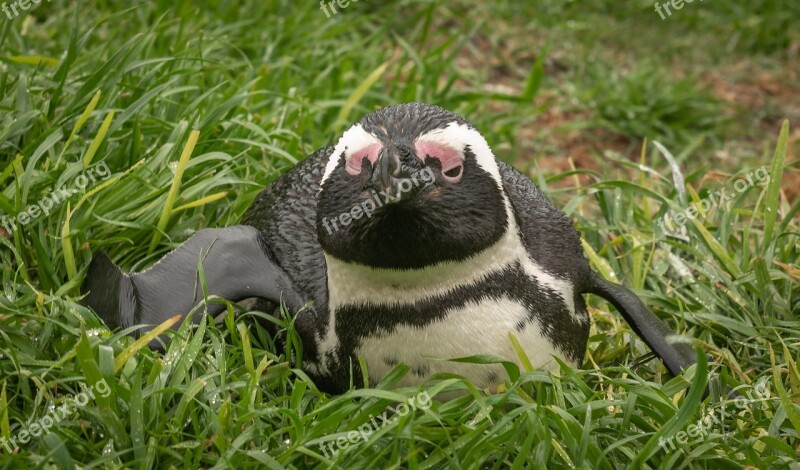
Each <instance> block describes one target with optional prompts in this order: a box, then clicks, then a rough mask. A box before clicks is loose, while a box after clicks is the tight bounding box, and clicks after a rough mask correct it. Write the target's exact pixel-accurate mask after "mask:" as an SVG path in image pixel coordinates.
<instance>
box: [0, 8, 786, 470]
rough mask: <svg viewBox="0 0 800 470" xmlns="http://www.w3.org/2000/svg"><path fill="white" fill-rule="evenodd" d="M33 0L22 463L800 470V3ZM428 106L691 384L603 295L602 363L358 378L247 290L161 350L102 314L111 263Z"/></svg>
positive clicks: (6, 172) (21, 158) (18, 107)
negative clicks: (678, 352) (385, 118)
mask: <svg viewBox="0 0 800 470" xmlns="http://www.w3.org/2000/svg"><path fill="white" fill-rule="evenodd" d="M19 1H20V2H22V0H19ZM687 1H688V0H687ZM12 3H13V4H14V5H15V8H16V10H13V9H10V10H9V13H5V12H4V10H0V217H2V219H0V222H2V225H1V226H2V228H0V261H2V280H3V286H2V290H3V291H2V295H0V468H10V469H16V468H34V467H35V468H40V467H44V468H75V467H79V468H95V467H99V468H211V467H219V468H261V467H268V468H283V467H292V468H308V467H319V468H329V467H346V468H369V467H373V468H397V467H402V468H406V467H408V468H428V467H434V468H475V467H479V468H505V467H509V466H510V467H514V468H528V467H529V468H574V467H579V468H604V469H618V468H628V467H630V468H745V467H757V468H762V469H766V468H793V469H800V464H798V460H800V366H798V361H800V197H798V196H800V164H799V163H798V159H797V156H798V151H799V150H800V132H799V131H798V129H800V32H798V28H797V19H798V18H800V6H798V3H797V2H796V0H769V1H768V0H759V1H754V2H693V3H686V4H684V6H683V8H682V9H681V10H674V9H673V10H672V15H671V16H668V17H665V18H664V19H661V18H660V16H659V14H658V13H657V12H656V11H655V10H654V5H653V4H652V3H650V2H649V1H640V0H635V1H626V2H623V1H615V2H612V1H610V0H596V1H592V2H562V1H558V0H543V1H541V2H515V1H512V0H500V1H495V2H479V3H478V4H473V3H472V2H467V1H463V0H462V1H456V2H447V3H445V2H441V4H440V3H434V2H430V1H425V0H418V1H417V0H415V1H410V0H401V1H398V2H378V1H374V0H361V1H359V2H357V3H352V4H351V5H350V6H348V7H347V8H345V9H341V8H339V9H338V12H337V13H336V14H330V17H327V16H326V13H325V12H323V11H322V10H321V9H320V8H319V5H318V4H316V3H314V2H311V3H305V2H298V1H288V0H283V1H279V0H276V1H257V0H243V1H239V2H232V1H226V0H217V1H209V2H190V1H186V0H177V1H167V0H152V1H145V2H130V3H129V2H112V1H108V0H98V1H93V2H68V1H67V0H52V1H49V2H41V3H39V4H31V6H30V7H29V9H28V10H23V9H22V7H21V6H20V5H19V4H18V3H16V2H12ZM23 3H24V2H23ZM534 3H535V4H536V6H534ZM10 4H11V3H9V5H10ZM734 4H736V5H734ZM3 5H5V3H4V4H3ZM201 5H202V6H201ZM14 12H16V13H17V14H16V15H15V14H14ZM329 13H330V12H329ZM407 101H425V102H428V103H432V104H438V105H440V106H442V107H444V108H448V109H451V110H453V111H455V112H457V113H459V114H462V115H464V116H465V117H466V118H467V119H469V120H470V121H472V122H473V124H475V125H476V126H477V127H478V129H480V130H481V131H482V132H483V133H484V135H485V136H486V139H487V141H488V142H489V144H490V145H491V146H492V147H493V149H494V152H495V154H496V155H497V156H498V157H499V158H501V159H503V160H505V161H508V162H511V163H513V164H514V165H515V166H516V167H517V168H519V169H520V170H521V171H523V172H525V173H526V174H528V175H530V177H531V178H532V179H533V181H534V182H535V183H536V184H538V185H539V186H540V187H542V188H543V189H544V190H545V191H546V192H547V193H548V194H549V195H550V197H551V198H552V199H553V200H554V201H555V202H556V204H557V205H558V206H559V207H562V208H563V209H564V210H565V211H566V212H567V213H568V214H569V216H570V217H571V218H572V219H573V220H574V222H575V225H576V227H577V228H578V229H579V230H580V231H581V233H582V235H583V239H584V242H585V243H584V246H585V249H586V253H587V256H588V257H589V259H590V261H591V264H592V266H593V268H594V269H596V270H597V271H599V272H600V273H601V274H602V275H603V276H604V277H606V278H607V279H611V280H615V281H617V282H621V283H624V284H625V285H627V286H628V287H630V288H632V289H633V290H634V291H636V292H637V294H639V295H640V297H641V298H642V299H643V301H644V302H645V303H646V304H647V305H648V306H649V307H650V308H651V309H652V310H653V312H654V313H656V314H657V315H658V316H660V317H661V318H663V319H665V320H666V321H667V322H668V323H669V324H670V325H671V326H672V327H673V328H674V329H675V330H676V332H681V333H685V334H687V335H688V336H691V337H693V338H696V344H697V346H698V349H699V350H702V352H703V353H704V354H705V356H700V357H701V358H703V357H706V356H707V357H708V361H707V362H706V361H701V362H700V363H699V364H698V366H696V368H695V369H692V370H690V371H689V372H687V373H686V374H684V375H683V376H681V377H671V376H670V375H669V374H668V373H667V372H666V370H665V368H664V367H663V365H662V364H661V363H660V362H659V361H658V360H657V359H654V358H653V356H652V355H651V354H650V352H649V350H648V349H647V347H646V345H644V343H643V342H642V341H641V340H640V339H639V338H638V337H637V336H636V335H635V334H634V333H633V332H632V331H631V329H630V327H629V325H627V324H626V323H625V322H624V320H622V318H621V316H620V315H619V314H618V313H616V311H615V310H614V309H613V307H611V306H610V305H609V304H607V303H605V302H604V301H602V300H600V299H598V298H595V297H588V298H587V300H588V302H589V305H590V314H591V316H592V320H593V327H592V335H591V337H590V340H589V348H588V353H587V355H586V358H585V361H584V364H583V366H582V367H581V368H580V369H577V370H576V369H571V368H569V367H566V366H565V367H563V368H561V370H560V371H558V372H557V373H547V372H543V371H539V370H518V369H517V368H516V367H515V366H513V365H511V364H509V365H508V366H507V368H506V370H507V372H508V377H507V379H506V383H505V385H504V386H503V387H501V388H500V389H499V390H480V389H477V388H476V387H475V386H474V385H472V384H470V383H468V382H466V381H465V380H463V379H461V378H459V377H456V376H447V377H437V380H431V381H429V382H428V383H426V384H425V385H423V386H421V387H419V388H414V389H397V388H395V387H394V386H393V384H395V383H396V382H397V381H398V380H399V379H400V378H401V377H402V376H403V374H405V373H406V372H407V370H406V369H407V368H406V367H405V366H404V365H402V364H400V365H398V366H397V367H396V368H395V369H394V370H393V371H392V372H391V373H390V374H389V375H388V376H387V377H385V379H384V380H383V381H382V382H381V383H380V384H378V385H377V386H376V387H375V388H369V389H357V390H356V389H354V390H351V391H349V392H347V393H345V394H343V395H340V396H329V395H326V394H324V393H321V392H319V391H318V390H317V389H316V387H315V385H314V384H313V382H311V381H310V380H308V378H307V377H306V376H305V374H304V373H303V372H302V371H301V370H299V369H297V368H294V365H293V364H292V362H291V361H290V358H291V357H292V356H291V354H293V353H295V352H297V351H296V349H297V348H300V347H301V345H300V344H298V341H297V338H296V335H295V333H294V331H293V325H292V322H291V315H290V316H289V318H290V320H283V319H272V320H273V321H275V322H278V323H279V324H280V326H281V331H282V332H281V334H282V335H285V336H286V337H288V338H289V344H290V345H291V348H290V351H289V353H288V354H287V353H281V354H278V353H277V352H276V347H275V342H274V339H273V338H271V337H270V336H269V335H268V334H267V333H266V332H265V331H264V330H263V329H261V328H260V327H259V326H257V325H256V321H255V319H256V317H259V316H260V317H265V315H264V314H263V313H259V312H247V311H246V310H245V311H244V313H242V312H241V311H242V309H241V308H240V307H239V306H235V305H233V304H229V308H228V314H227V315H225V316H224V317H223V319H222V321H221V322H219V323H217V324H214V323H213V322H211V321H208V322H201V323H200V324H199V325H196V326H195V325H192V324H190V323H185V324H184V325H183V326H181V327H180V329H179V330H178V331H177V332H175V333H174V339H173V341H172V342H171V343H170V344H169V345H168V347H167V349H166V351H164V352H163V353H162V352H154V351H151V350H149V349H148V348H146V347H143V346H144V343H143V342H136V341H135V340H134V339H132V338H131V337H129V336H127V335H126V334H125V333H126V332H124V331H109V330H108V329H107V328H106V327H105V326H104V325H103V323H102V322H101V321H100V320H99V319H98V318H97V317H96V316H95V315H94V313H92V312H91V311H89V310H87V309H86V308H84V307H82V306H81V305H80V304H79V299H80V295H79V287H80V285H81V283H82V282H83V277H84V275H85V272H86V268H87V266H88V264H89V261H90V260H91V257H92V253H94V252H97V251H99V250H105V251H107V252H108V253H109V254H110V256H111V257H112V259H114V260H115V261H116V262H117V263H119V264H120V265H121V266H122V267H123V268H124V269H126V270H131V271H133V270H142V269H144V268H146V267H148V266H150V265H152V264H153V263H154V262H155V261H156V260H158V259H159V258H161V257H162V256H163V255H164V254H165V253H167V252H168V251H170V250H171V249H173V248H174V247H176V246H177V245H179V244H180V243H181V242H182V241H184V240H186V239H187V238H188V237H189V236H190V235H191V234H192V233H194V232H196V231H197V230H199V229H201V228H205V227H221V226H227V225H232V224H235V223H236V222H237V221H238V219H239V218H240V216H241V214H242V213H243V212H244V210H245V209H246V208H247V206H248V205H249V204H250V202H251V201H252V200H253V199H254V197H255V195H256V194H257V193H258V192H259V191H260V190H261V189H262V188H263V186H264V185H266V184H268V183H269V182H270V181H272V180H274V179H275V178H276V177H277V176H279V175H280V174H281V173H282V172H283V171H285V170H287V169H288V168H291V167H292V166H293V165H295V164H296V163H297V162H298V160H300V159H302V158H304V157H305V156H306V155H308V154H310V153H311V152H313V151H314V150H316V149H317V148H319V147H322V146H324V145H328V144H330V143H332V142H333V141H335V139H337V138H338V136H339V134H340V133H341V132H342V131H343V130H344V129H345V128H346V126H348V124H350V123H352V122H353V121H355V120H357V119H359V118H360V117H361V116H362V115H363V114H365V113H367V112H369V111H372V110H374V109H377V108H379V107H382V106H386V105H389V104H393V103H399V102H407ZM790 124H791V125H790ZM748 178H749V179H748ZM720 190H723V191H727V194H728V195H729V196H730V200H728V201H726V202H721V203H719V201H718V203H717V204H715V203H713V202H712V201H713V200H715V199H714V198H715V195H716V194H718V191H720ZM716 199H717V200H718V198H716ZM47 201H49V202H47ZM690 208H694V209H693V210H694V212H693V214H694V215H693V216H692V218H688V217H685V216H682V215H680V214H686V213H687V210H688V209H690ZM697 208H699V209H697ZM23 212H24V213H25V214H27V215H23ZM665 215H667V216H668V217H669V218H670V219H669V220H675V221H676V222H675V223H672V222H669V221H667V219H664V218H663V217H664V216H665ZM681 218H683V223H682V224H681V223H680V222H681V220H680V219H681ZM665 222H666V223H665ZM235 312H238V313H237V314H234V313H235ZM475 360H479V358H478V359H475ZM705 383H708V386H709V387H708V388H709V391H710V394H709V396H707V397H703V396H702V393H701V392H702V390H703V384H705ZM691 384H695V385H696V386H695V387H692V388H689V386H690V385H691ZM454 390H460V391H463V393H462V395H461V396H460V397H458V398H454V399H450V400H444V399H441V396H440V398H438V399H437V398H436V396H437V395H440V394H442V393H443V392H449V391H454ZM430 397H433V398H432V399H431V400H428V398H430ZM412 400H413V402H412ZM423 405H424V406H423ZM48 420H49V421H48ZM384 420H385V421H384ZM50 422H52V425H49V424H48V423H50ZM37 423H38V428H37ZM45 428H46V430H45ZM23 433H25V434H23ZM12 439H14V440H15V441H14V442H15V444H16V445H12V444H11V440H12ZM348 439H349V441H348Z"/></svg>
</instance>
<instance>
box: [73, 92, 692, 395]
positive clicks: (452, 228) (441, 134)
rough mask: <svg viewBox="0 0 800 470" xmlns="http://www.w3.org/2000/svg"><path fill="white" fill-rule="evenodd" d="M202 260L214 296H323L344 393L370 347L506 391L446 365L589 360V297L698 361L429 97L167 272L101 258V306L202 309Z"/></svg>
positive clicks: (679, 360)
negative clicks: (470, 359)
mask: <svg viewBox="0 0 800 470" xmlns="http://www.w3.org/2000/svg"><path fill="white" fill-rule="evenodd" d="M201 255H202V256H203V260H204V261H203V267H204V271H205V275H206V278H207V283H208V287H209V291H210V293H211V294H217V295H220V296H221V297H225V298H227V299H229V300H233V301H238V300H242V299H244V298H249V297H257V298H260V299H262V302H261V304H260V307H261V308H266V309H274V308H275V307H276V305H277V303H276V302H278V301H281V300H282V301H283V302H285V303H286V304H287V306H288V307H289V308H290V310H292V311H296V310H297V309H299V308H300V307H301V306H302V305H303V304H307V305H309V306H310V307H308V308H306V309H304V310H302V311H301V312H300V314H299V315H298V317H297V320H296V327H297V330H298V332H299V333H300V336H301V339H302V340H303V349H304V360H303V368H304V369H305V370H306V371H307V372H308V373H309V374H310V375H312V376H313V377H315V379H316V380H317V381H318V382H319V385H320V386H321V387H322V388H324V389H327V390H330V391H341V390H344V389H346V388H347V387H348V386H349V383H350V382H351V375H350V372H351V370H354V371H358V360H357V358H358V357H363V358H364V359H365V361H366V364H367V370H368V376H369V378H370V381H371V382H376V381H378V380H380V378H381V377H382V376H383V375H384V374H385V373H386V372H388V371H389V370H390V369H391V368H392V367H394V366H395V365H396V364H398V363H400V362H402V363H405V364H407V365H408V366H410V368H411V372H410V373H409V374H407V375H406V377H405V378H404V379H403V381H402V382H401V385H410V384H413V383H416V382H418V381H421V380H423V379H424V378H426V377H427V376H429V375H431V374H433V373H437V372H452V373H458V374H461V375H464V376H465V377H467V378H469V379H470V380H472V381H473V382H474V383H476V384H478V385H482V386H487V385H491V384H494V383H498V382H500V381H501V377H503V369H502V367H501V366H499V365H475V364H466V363H455V362H448V361H437V360H431V359H429V358H428V357H429V356H432V357H437V358H443V359H448V358H456V357H463V356H469V355H475V354H490V355H494V356H498V357H502V358H505V359H508V360H511V361H514V362H518V358H517V354H516V353H515V351H514V349H513V347H512V343H511V340H510V339H509V333H513V334H514V335H515V336H516V337H517V338H518V339H519V340H520V343H521V345H522V346H523V348H524V349H525V352H526V353H527V355H528V357H529V358H530V360H531V362H532V364H533V365H534V366H536V367H544V368H552V367H555V366H556V365H557V363H556V362H555V360H554V359H553V356H557V357H559V358H561V359H562V360H564V361H565V362H567V363H569V364H572V365H575V366H577V365H580V363H581V361H582V359H583V356H584V353H585V350H586V344H587V341H588V335H589V316H588V314H587V311H586V304H585V303H584V299H583V294H585V293H594V294H597V295H600V296H602V297H605V298H606V299H608V300H609V301H610V302H611V303H613V304H614V306H615V307H616V308H617V309H619V310H620V311H621V312H622V313H623V315H624V316H625V318H626V319H627V320H628V322H629V323H630V324H631V326H632V327H633V329H634V331H636V332H637V333H638V334H639V335H640V336H642V338H643V339H644V340H645V341H646V342H647V343H648V345H649V346H650V347H651V348H652V349H653V350H654V351H655V352H656V353H657V354H658V355H659V356H660V357H661V358H662V359H663V360H664V362H665V363H666V365H667V367H668V368H669V369H670V371H671V372H672V373H678V372H680V370H681V369H682V368H685V367H687V366H688V365H690V364H691V363H693V362H694V353H693V351H692V349H691V348H690V347H689V346H688V345H685V344H679V343H678V344H671V343H669V342H668V341H667V336H669V335H670V334H671V332H670V330H669V328H668V327H667V326H666V325H665V324H664V323H663V322H661V321H660V320H659V319H658V318H657V317H655V316H654V315H653V314H652V313H650V312H649V311H648V310H647V309H646V307H645V306H644V305H643V304H642V303H641V301H640V300H639V299H638V298H637V297H636V296H635V295H634V294H632V293H631V292H630V291H628V290H627V289H625V288H624V287H622V286H617V285H614V284H611V283H608V282H606V281H604V280H602V279H601V278H600V277H599V276H598V275H596V274H595V273H594V272H592V271H591V270H590V268H589V265H588V262H587V261H586V259H585V258H584V256H583V251H582V249H581V246H580V236H579V234H578V232H577V231H576V230H575V229H574V227H573V225H572V222H571V221H570V220H569V218H568V217H567V216H566V215H565V214H564V213H563V212H561V211H559V210H558V209H556V208H555V207H553V205H552V204H551V203H550V202H549V201H548V200H547V198H546V197H545V196H544V194H543V193H542V192H541V191H540V190H539V188H538V187H536V186H535V185H534V184H533V183H532V182H531V181H530V180H529V179H528V178H526V177H525V176H523V175H522V174H520V173H519V172H517V171H516V170H515V169H513V168H512V167H510V166H508V165H506V164H504V163H502V162H500V161H498V160H497V159H495V157H494V155H493V153H492V151H491V149H490V147H489V145H488V143H487V142H486V140H485V139H484V138H483V136H482V135H481V134H480V133H479V132H478V131H477V130H476V129H475V128H474V127H473V126H471V125H470V124H469V123H468V122H467V121H465V120H464V119H463V118H461V117H459V116H456V115H455V114H453V113H450V112H448V111H445V110H443V109H441V108H438V107H435V106H430V105H426V104H422V103H410V104H402V105H396V106H391V107H388V108H384V109H381V110H379V111H376V112H374V113H372V114H369V115H367V116H365V117H364V118H363V119H362V120H361V121H360V122H359V123H357V124H355V125H354V126H352V127H351V128H350V129H348V130H347V131H346V132H345V133H344V134H343V135H342V137H341V138H340V139H339V141H338V142H337V144H336V145H335V146H333V147H326V148H323V149H320V150H319V151H317V152H315V153H314V154H312V155H310V156H309V157H308V158H306V159H305V160H304V161H302V162H301V163H300V164H298V165H297V166H296V167H295V168H293V169H292V170H290V171H288V172H287V173H286V174H284V175H283V176H282V177H281V178H279V179H278V180H277V181H275V182H274V183H272V184H271V185H269V186H268V187H267V188H266V189H265V190H264V191H263V192H262V193H261V194H260V195H259V196H258V197H257V198H256V200H255V201H254V202H253V204H252V205H251V207H250V208H249V209H248V210H247V212H246V213H245V214H244V217H243V219H242V225H239V226H235V227H229V228H223V229H206V230H201V231H200V232H198V234H196V235H195V236H193V237H192V238H190V239H189V240H187V241H186V242H185V243H184V244H183V245H181V246H180V247H179V248H178V249H176V250H175V251H174V252H172V253H170V254H169V255H167V256H166V257H165V258H164V259H162V260H161V261H159V262H158V263H157V264H156V265H155V266H154V267H153V268H151V269H150V270H147V271H144V272H142V273H138V274H132V275H127V274H124V273H122V272H121V271H120V270H119V269H118V268H117V267H116V266H114V265H113V264H112V263H111V262H110V260H108V258H107V257H105V256H98V257H96V259H95V260H94V261H93V263H92V266H91V267H90V271H89V274H88V276H87V282H86V283H85V286H84V291H85V292H88V296H87V297H86V303H87V304H88V305H89V306H91V307H92V308H93V309H94V310H95V311H96V312H98V313H99V314H100V315H101V316H102V317H103V318H104V319H105V320H106V322H107V323H109V325H110V326H123V327H125V326H130V325H133V324H140V323H147V324H155V323H159V322H160V321H163V320H164V319H166V318H168V317H170V316H172V315H175V314H186V313H188V311H189V310H191V308H192V307H193V306H194V305H196V304H197V303H198V301H199V300H201V299H202V294H201V293H200V290H199V287H198V283H197V264H198V260H199V259H200V257H201ZM210 307H211V308H209V312H210V313H212V314H213V313H216V312H217V311H219V310H220V307H219V306H210ZM360 376H361V374H359V373H355V374H353V380H354V381H355V382H356V383H359V380H360V379H359V378H360Z"/></svg>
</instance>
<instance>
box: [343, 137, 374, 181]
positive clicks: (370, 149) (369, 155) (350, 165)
mask: <svg viewBox="0 0 800 470" xmlns="http://www.w3.org/2000/svg"><path fill="white" fill-rule="evenodd" d="M381 148H382V146H381V144H379V143H374V144H370V145H367V146H366V147H364V148H362V149H359V150H357V151H355V152H350V153H348V154H347V163H346V164H345V171H347V173H348V174H350V175H353V176H355V175H357V174H359V173H361V163H362V162H363V161H364V159H365V158H366V159H367V160H369V163H370V164H372V165H375V161H377V160H378V152H380V151H381Z"/></svg>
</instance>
